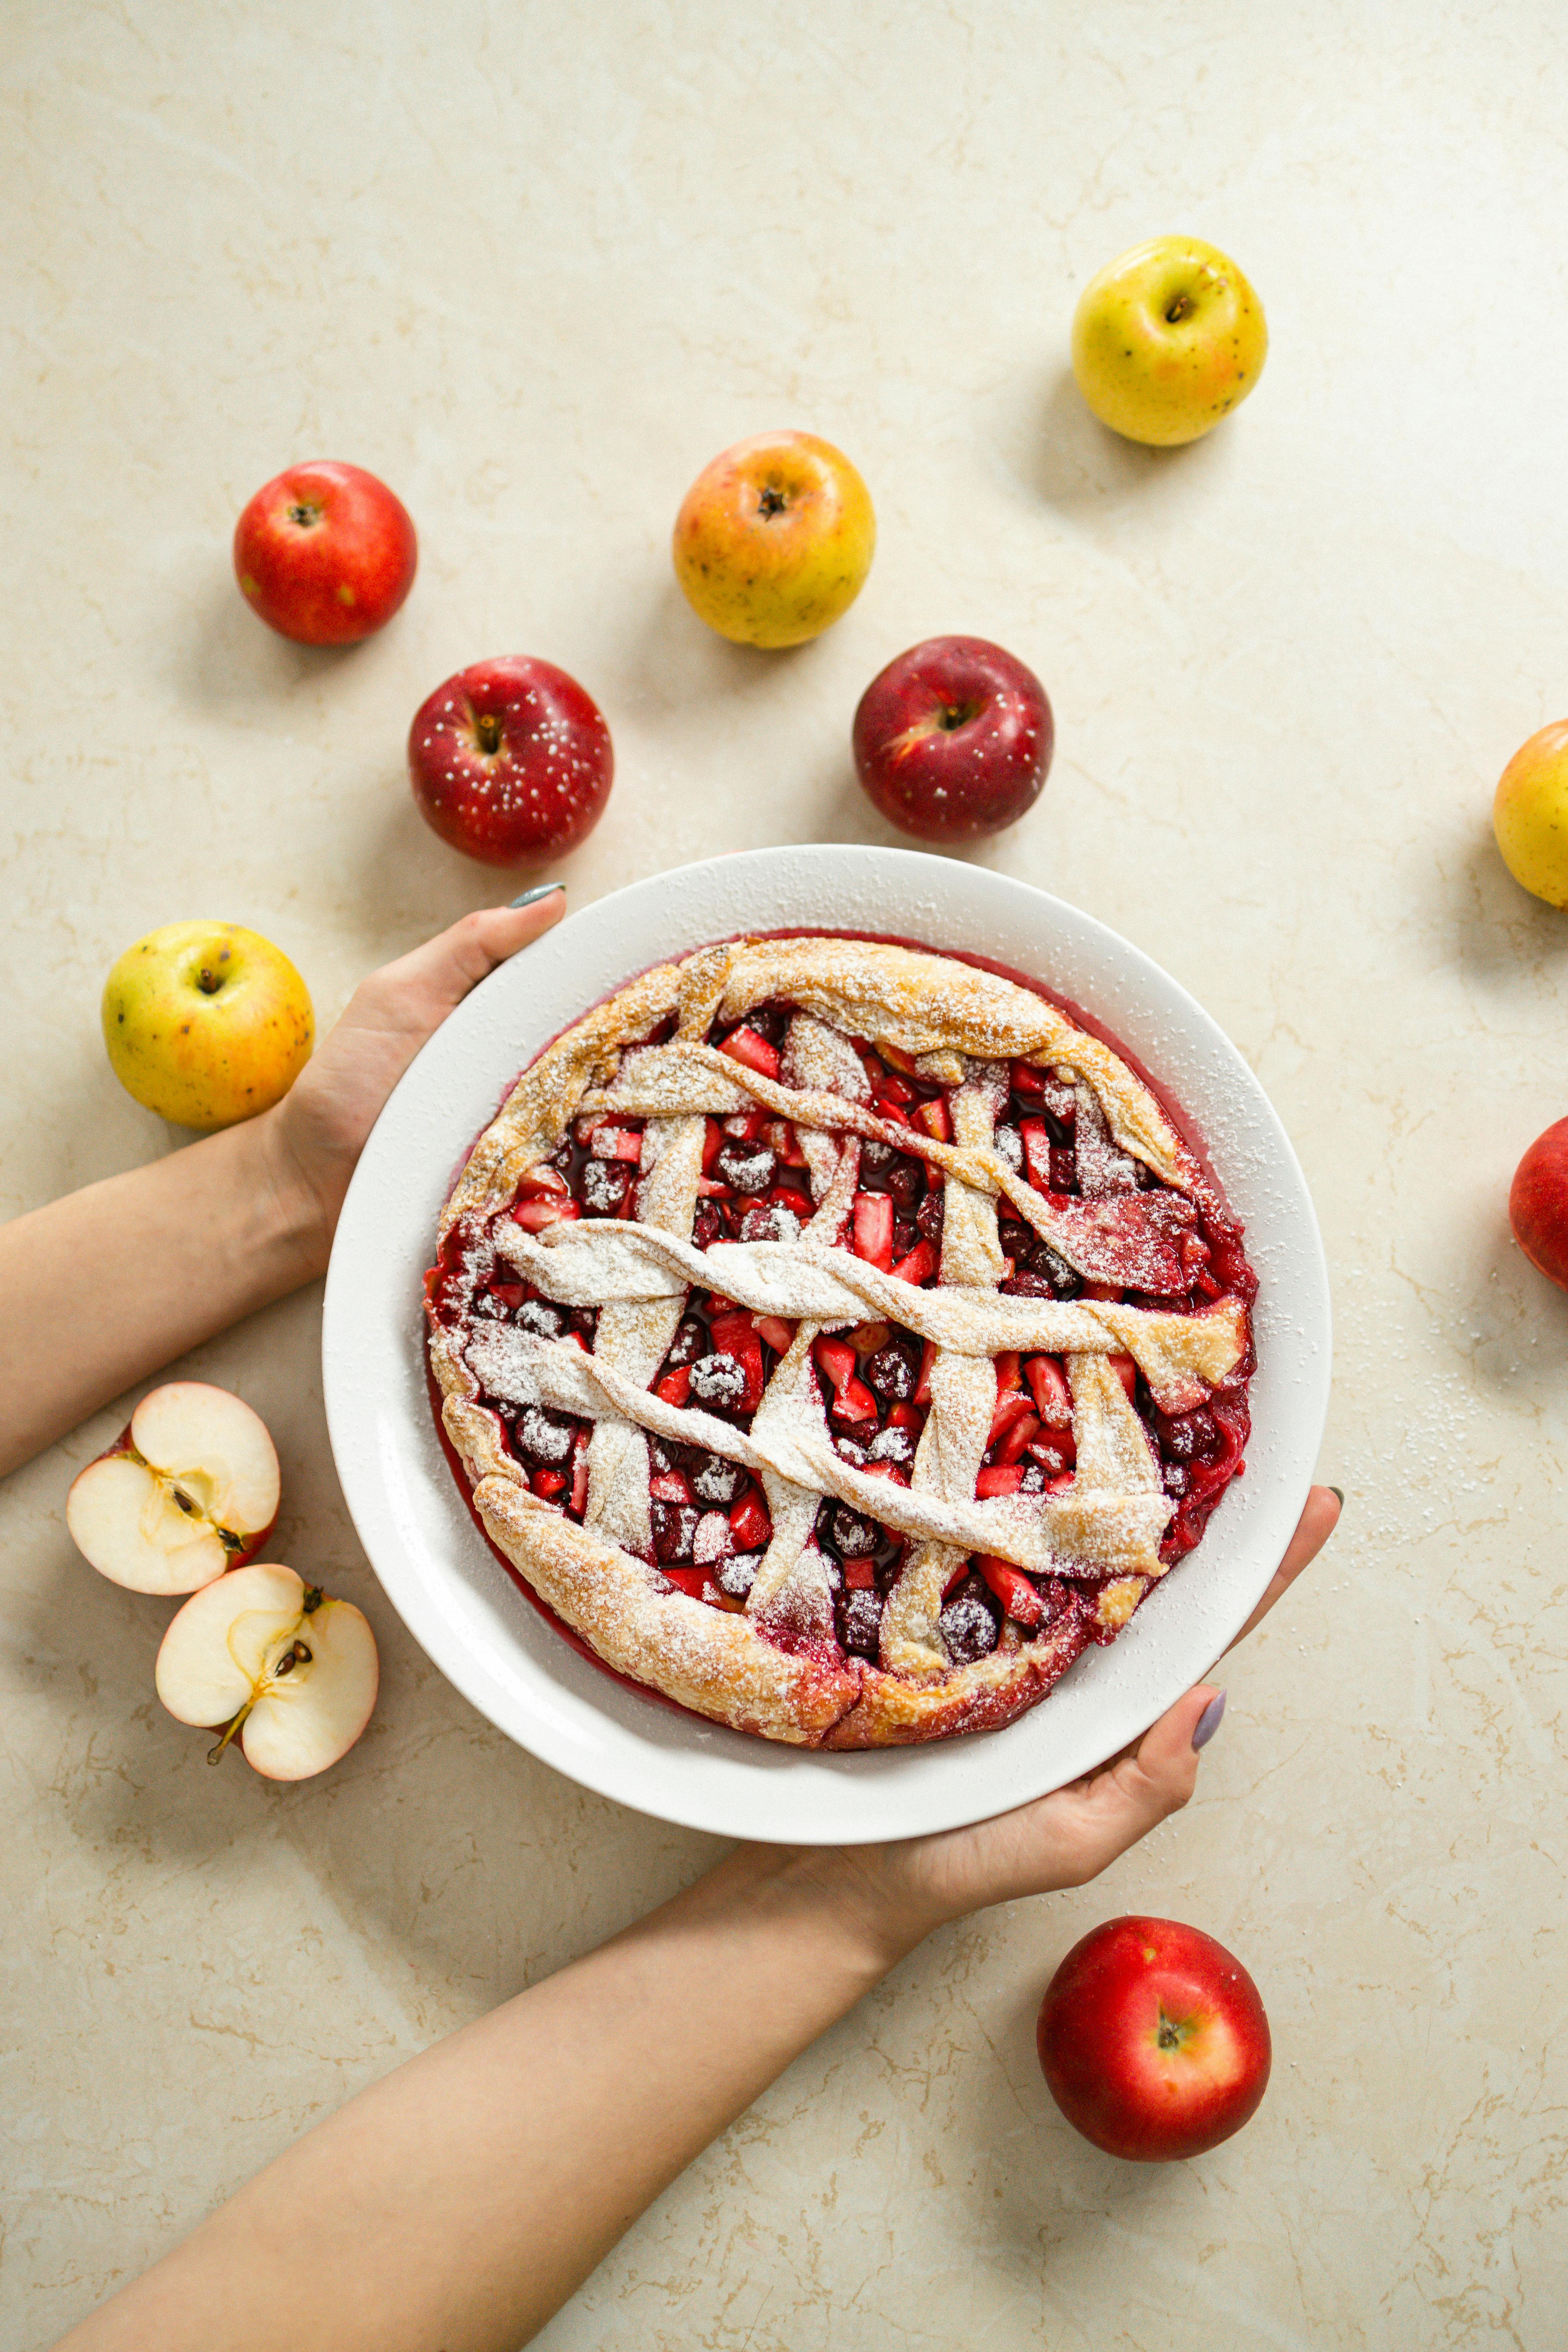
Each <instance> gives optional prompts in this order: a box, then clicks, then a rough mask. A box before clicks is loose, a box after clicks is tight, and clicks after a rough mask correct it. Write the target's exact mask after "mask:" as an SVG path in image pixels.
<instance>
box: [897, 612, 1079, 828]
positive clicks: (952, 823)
mask: <svg viewBox="0 0 1568 2352" xmlns="http://www.w3.org/2000/svg"><path fill="white" fill-rule="evenodd" d="M853 740H854V751H855V770H856V773H857V774H858V777H859V779H860V782H861V783H862V784H863V785H864V786H865V788H866V791H867V793H868V794H869V795H870V797H871V799H872V800H873V801H874V802H875V803H876V804H877V806H878V807H879V809H880V810H881V812H882V814H883V815H884V816H886V817H889V818H890V819H891V820H892V822H893V824H896V825H899V826H900V827H901V828H902V829H903V831H904V832H905V833H912V834H915V835H918V836H919V838H920V839H921V840H922V841H940V842H958V841H977V840H979V839H981V838H982V837H983V836H984V835H986V834H992V833H1000V832H1001V831H1002V829H1003V827H1004V826H1005V825H1009V824H1017V822H1018V819H1019V818H1020V817H1021V816H1023V815H1024V814H1026V812H1027V811H1028V810H1029V809H1031V808H1032V807H1033V806H1034V804H1035V803H1036V801H1037V799H1038V798H1039V796H1040V793H1041V791H1042V789H1043V787H1044V784H1045V781H1046V777H1047V774H1048V773H1049V771H1050V764H1051V751H1052V749H1053V747H1054V744H1055V740H1056V730H1055V725H1054V722H1053V720H1052V718H1051V706H1050V701H1049V698H1048V697H1047V693H1046V689H1045V688H1044V687H1043V686H1042V685H1041V684H1040V681H1039V679H1038V678H1037V677H1036V676H1035V674H1034V672H1033V670H1031V669H1026V667H1025V666H1024V664H1023V663H1022V662H1021V661H1019V660H1018V659H1017V658H1016V656H1014V655H1012V654H1010V653H1007V652H1005V651H1004V649H1003V647H1002V646H994V645H992V644H991V643H990V642H989V641H988V640H987V639H986V638H984V637H928V638H927V639H926V640H925V642H924V644H923V645H918V646H910V650H909V652H908V653H904V654H900V656H899V657H898V659H897V661H891V662H889V664H888V667H887V668H886V669H885V670H883V671H881V672H880V673H879V676H878V677H874V678H873V679H872V680H871V683H870V685H869V686H868V688H866V691H865V693H864V694H863V695H862V696H861V698H860V707H859V709H858V710H857V711H856V713H855V729H854V738H853Z"/></svg>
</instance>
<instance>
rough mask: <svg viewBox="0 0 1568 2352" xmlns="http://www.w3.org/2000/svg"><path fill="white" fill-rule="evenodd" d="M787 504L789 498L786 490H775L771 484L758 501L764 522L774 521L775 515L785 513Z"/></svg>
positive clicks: (758, 510)
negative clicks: (785, 493) (785, 494)
mask: <svg viewBox="0 0 1568 2352" xmlns="http://www.w3.org/2000/svg"><path fill="white" fill-rule="evenodd" d="M787 504H788V500H787V499H785V497H784V492H783V491H782V490H775V489H773V488H772V487H771V486H770V488H767V489H765V490H764V491H763V495H762V497H761V498H760V499H758V501H757V512H758V513H759V514H760V515H761V516H762V518H763V521H764V522H772V520H773V517H774V515H781V514H783V512H784V508H785V506H786V505H787Z"/></svg>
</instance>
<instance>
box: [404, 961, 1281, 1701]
mask: <svg viewBox="0 0 1568 2352" xmlns="http://www.w3.org/2000/svg"><path fill="white" fill-rule="evenodd" d="M427 1290H428V1296H429V1317H430V1360H431V1367H432V1370H433V1372H434V1375H435V1379H436V1381H437V1385H438V1388H439V1391H440V1395H441V1400H442V1402H441V1411H442V1418H443V1423H444V1425H445V1428H446V1431H447V1435H448V1438H449V1440H450V1443H451V1445H452V1447H453V1448H454V1449H455V1451H456V1454H457V1455H458V1460H459V1461H460V1463H461V1465H462V1469H463V1471H464V1473H465V1475H466V1476H467V1479H468V1485H469V1488H470V1491H471V1496H472V1500H473V1504H474V1507H475V1509H476V1511H477V1513H478V1515H479V1519H480V1521H481V1523H482V1525H483V1527H484V1528H485V1529H486V1531H487V1533H488V1535H489V1538H490V1540H491V1541H492V1542H493V1543H494V1544H495V1545H496V1546H497V1548H498V1549H500V1552H501V1553H502V1555H503V1557H504V1558H505V1559H507V1560H508V1561H510V1563H511V1565H512V1567H513V1569H514V1570H515V1571H516V1572H517V1573H518V1574H519V1575H520V1576H521V1578H522V1579H524V1580H526V1582H527V1583H528V1584H529V1585H530V1586H531V1588H532V1590H533V1591H534V1592H535V1593H536V1594H537V1595H538V1596H539V1597H540V1599H542V1601H544V1602H545V1603H546V1604H547V1606H548V1608H549V1609H550V1610H552V1611H553V1612H555V1613H556V1615H557V1616H559V1617H560V1618H561V1619H563V1621H564V1622H565V1623H566V1624H567V1625H569V1626H571V1627H572V1628H573V1629H574V1631H575V1632H576V1633H577V1634H578V1635H579V1636H580V1637H581V1639H582V1640H584V1642H585V1643H587V1644H588V1646H589V1647H590V1648H591V1650H592V1651H593V1652H594V1653H595V1654H596V1655H597V1656H598V1657H599V1658H600V1659H601V1660H603V1662H604V1663H605V1664H606V1665H607V1666H609V1667H611V1668H613V1669H614V1670H615V1671H616V1672H617V1673H619V1674H622V1675H627V1676H630V1677H631V1678H632V1679H634V1680H635V1681H637V1682H639V1683H641V1684H644V1685H649V1686H651V1687H652V1688H653V1689H655V1690H657V1691H659V1692H661V1693H663V1694H664V1695H665V1696H667V1697H668V1698H670V1699H672V1700H674V1701H676V1702H677V1703H678V1704H679V1705H680V1706H686V1707H689V1708H690V1709H692V1710H694V1711H695V1712H696V1713H698V1714H700V1715H703V1716H707V1717H711V1718H712V1719H713V1720H715V1721H717V1722H721V1723H726V1724H730V1725H731V1726H733V1727H735V1728H736V1729H738V1730H742V1731H748V1732H753V1733H759V1734H761V1735H762V1736H763V1738H770V1739H781V1740H789V1741H794V1742H796V1743H799V1744H803V1745H806V1746H813V1747H826V1748H875V1747H885V1746H889V1745H892V1744H896V1743H900V1742H906V1741H912V1740H923V1739H934V1738H950V1737H952V1735H954V1734H956V1733H960V1732H966V1731H974V1730H980V1729H984V1728H989V1727H994V1726H996V1725H999V1724H1003V1723H1006V1722H1008V1721H1010V1720H1011V1719H1012V1718H1013V1717H1015V1716H1016V1715H1018V1714H1020V1713H1021V1712H1023V1710H1024V1709H1026V1708H1027V1707H1029V1706H1034V1705H1035V1704H1036V1703H1037V1701H1038V1700H1040V1699H1041V1698H1043V1697H1044V1696H1046V1694H1047V1692H1048V1691H1049V1690H1050V1688H1051V1687H1052V1685H1053V1684H1055V1683H1056V1682H1057V1681H1058V1680H1059V1678H1060V1677H1061V1675H1063V1674H1064V1673H1065V1672H1066V1670H1067V1668H1068V1666H1069V1665H1070V1664H1072V1662H1073V1660H1074V1659H1075V1658H1076V1657H1078V1656H1079V1654H1080V1653H1081V1652H1082V1651H1083V1650H1084V1649H1085V1648H1086V1647H1087V1646H1088V1645H1089V1643H1107V1642H1110V1641H1113V1640H1114V1639H1115V1637H1116V1635H1117V1633H1119V1632H1120V1631H1121V1628H1122V1626H1124V1625H1125V1624H1126V1623H1127V1622H1128V1620H1129V1618H1130V1617H1131V1615H1132V1612H1133V1611H1134V1610H1135V1609H1136V1608H1137V1607H1138V1605H1139V1603H1140V1601H1142V1599H1143V1598H1144V1596H1145V1595H1146V1594H1147V1593H1148V1592H1149V1591H1150V1590H1151V1589H1152V1586H1153V1585H1154V1584H1155V1582H1157V1580H1159V1579H1160V1578H1161V1577H1162V1576H1163V1575H1164V1574H1166V1573H1167V1571H1168V1570H1171V1569H1172V1568H1173V1567H1174V1566H1175V1565H1176V1563H1177V1562H1178V1561H1180V1560H1181V1559H1183V1558H1184V1556H1185V1555H1186V1554H1187V1553H1188V1552H1190V1551H1191V1550H1192V1549H1193V1548H1194V1545H1196V1544H1197V1542H1198V1541H1199V1539H1200V1538H1201V1536H1202V1534H1203V1530H1204V1528H1205V1524H1206V1523H1207V1520H1208V1518H1209V1517H1210V1515H1211V1513H1212V1512H1213V1511H1214V1509H1215V1505H1216V1504H1217V1503H1218V1502H1219V1500H1220V1497H1221V1496H1222V1495H1223V1493H1224V1491H1225V1488H1226V1486H1227V1485H1228V1484H1229V1482H1230V1480H1231V1479H1232V1478H1233V1477H1234V1476H1236V1475H1237V1472H1238V1471H1239V1469H1240V1468H1241V1466H1242V1454H1243V1449H1244V1447H1245V1445H1246V1443H1247V1433H1248V1420H1247V1383H1248V1380H1249V1377H1250V1374H1251V1372H1252V1370H1253V1366H1254V1358H1253V1353H1252V1344H1251V1329H1250V1309H1251V1306H1252V1302H1253V1299H1254V1297H1255V1296H1256V1293H1257V1281H1256V1278H1255V1276H1254V1275H1253V1273H1252V1270H1251V1268H1250V1267H1249V1265H1247V1258H1246V1255H1245V1253H1244V1251H1243V1247H1242V1235H1241V1229H1240V1227H1239V1226H1238V1225H1237V1223H1236V1222H1235V1220H1234V1219H1233V1218H1232V1217H1230V1215H1229V1214H1228V1213H1227V1212H1226V1208H1225V1206H1224V1203H1223V1201H1222V1200H1221V1199H1220V1197H1219V1195H1218V1193H1217V1191H1216V1189H1215V1185H1214V1183H1213V1181H1212V1179H1211V1178H1210V1177H1208V1176H1207V1174H1206V1173H1205V1171H1204V1170H1203V1168H1202V1167H1201V1166H1200V1164H1199V1162H1198V1160H1197V1159H1196V1157H1195V1156H1194V1153H1193V1151H1192V1150H1190V1149H1189V1147H1188V1145H1187V1144H1186V1142H1185V1141H1184V1139H1183V1137H1182V1136H1181V1134H1180V1133H1179V1132H1178V1130H1177V1129H1176V1128H1175V1126H1174V1125H1173V1122H1172V1120H1171V1118H1169V1117H1168V1116H1167V1114H1166V1112H1165V1111H1164V1109H1163V1108H1162V1107H1161V1105H1160V1103H1159V1102H1158V1101H1157V1100H1156V1099H1155V1097H1154V1096H1153V1095H1152V1093H1151V1091H1150V1089H1149V1087H1147V1086H1145V1085H1144V1084H1143V1083H1142V1080H1141V1079H1140V1078H1139V1077H1138V1076H1135V1075H1134V1073H1133V1072H1132V1071H1131V1069H1130V1068H1129V1067H1128V1066H1127V1064H1126V1063H1125V1062H1124V1061H1123V1060H1122V1059H1121V1057H1120V1056H1119V1055H1117V1054H1116V1053H1115V1052H1114V1051H1113V1050H1112V1049H1111V1047H1110V1045H1106V1044H1105V1043H1103V1042H1102V1041H1101V1040H1100V1038H1099V1037H1096V1036H1094V1035H1092V1034H1090V1033H1089V1031H1087V1030H1085V1029H1083V1028H1081V1027H1079V1025H1078V1024H1076V1023H1075V1022H1073V1021H1072V1020H1070V1019H1069V1018H1068V1016H1067V1014H1066V1013H1063V1012H1061V1011H1060V1010H1058V1007H1057V1006H1056V1005H1055V1004H1053V1003H1051V1002H1050V1001H1049V1000H1048V999H1047V998H1045V997H1043V996H1041V995H1038V994H1037V993H1036V992H1034V991H1033V990H1031V989H1027V988H1025V987H1022V986H1020V985H1018V984H1017V983H1016V982H1012V981H1009V980H1006V979H1004V978H1001V977H998V976H997V975H995V974H994V973H992V972H989V971H983V970H980V969H978V968H977V967H975V966H973V965H972V964H969V963H966V962H963V961H959V960H958V959H956V958H953V957H950V956H943V955H939V954H935V953H931V952H925V951H921V950H915V949H911V948H905V947H900V946H894V945H890V944H888V943H885V942H880V941H868V940H858V939H836V938H816V937H805V938H788V939H760V940H741V941H738V942H734V943H731V944H726V945H723V946H720V947H713V948H705V949H701V950H699V951H698V952H696V953H695V954H692V955H690V956H688V957H686V958H684V959H682V960H680V961H677V962H673V963H669V964H661V965H659V966H658V968H657V969H656V970H654V971H647V972H644V973H643V974H642V975H641V976H640V977H639V978H637V980H634V981H632V982H629V983H628V984H627V985H626V987H625V988H622V989H620V990H619V991H617V992H616V994H615V995H613V996H612V997H610V998H609V999H607V1000H606V1002H605V1003H602V1004H599V1005H597V1006H595V1008H594V1010H593V1011H592V1012H590V1013H587V1014H586V1015H585V1016H584V1019H583V1020H581V1021H580V1022H578V1023H577V1024H575V1025H574V1027H573V1028H571V1029H569V1030H567V1031H566V1032H565V1033H564V1034H563V1035H562V1036H560V1037H558V1038H557V1039H556V1040H555V1041H554V1043H553V1044H552V1045H550V1046H548V1047H547V1048H546V1050H545V1051H544V1053H543V1054H542V1055H540V1057H539V1059H538V1060H537V1061H536V1062H535V1063H534V1064H533V1065H532V1066H531V1068H530V1069H528V1070H527V1071H525V1072H524V1074H523V1076H521V1078H520V1079H519V1081H518V1083H517V1085H516V1087H514V1088H513V1090H512V1093H511V1094H510V1097H509V1098H508V1100H507V1102H506V1104H505V1106H504V1107H503V1108H502V1110H501V1111H500V1115H499V1117H498V1118H496V1119H495V1120H494V1122H493V1123H492V1124H491V1126H490V1127H489V1128H488V1129H486V1131H485V1133H484V1134H483V1135H482V1136H481V1137H480V1139H479V1142H478V1143H477V1144H476V1145H475V1147H474V1149H473V1150H472V1152H471V1153H470V1155H469V1157H468V1161H467V1164H466V1166H465V1168H464V1170H463V1172H462V1175H461V1177H460V1178H459V1180H458V1184H457V1186H456V1188H455V1189H454V1191H453V1193H452V1196H451V1199H450V1201H449V1202H448V1203H447V1209H446V1211H445V1213H444V1214H443V1217H442V1220H441V1226H440V1236H439V1248H438V1256H437V1265H436V1267H435V1269H434V1270H433V1272H432V1275H431V1276H430V1278H429V1281H428V1284H427Z"/></svg>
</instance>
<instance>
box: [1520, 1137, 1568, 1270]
mask: <svg viewBox="0 0 1568 2352" xmlns="http://www.w3.org/2000/svg"><path fill="white" fill-rule="evenodd" d="M1508 1221H1509V1223H1510V1225H1511V1226H1512V1227H1513V1237H1514V1239H1515V1241H1516V1242H1517V1243H1518V1244H1519V1245H1520V1248H1521V1250H1522V1251H1523V1252H1524V1255H1525V1256H1526V1257H1527V1258H1528V1259H1529V1260H1530V1263H1531V1265H1533V1266H1535V1267H1536V1268H1537V1269H1538V1270H1539V1271H1540V1272H1541V1273H1542V1274H1543V1275H1544V1276H1546V1278H1547V1280H1548V1282H1554V1283H1556V1284H1557V1285H1558V1286H1559V1288H1560V1289H1563V1290H1568V1118H1560V1119H1559V1120H1558V1121H1557V1123H1556V1125H1555V1126H1554V1127H1549V1128H1548V1129H1547V1130H1546V1132H1545V1134H1544V1135H1538V1136H1537V1137H1536V1139H1535V1141H1534V1142H1533V1143H1532V1144H1531V1147H1530V1150H1528V1151H1527V1152H1526V1153H1525V1155H1524V1158H1523V1159H1522V1160H1521V1161H1520V1163H1519V1166H1518V1167H1517V1168H1516V1169H1515V1170H1514V1172H1513V1183H1512V1185H1511V1186H1510V1191H1509V1196H1508Z"/></svg>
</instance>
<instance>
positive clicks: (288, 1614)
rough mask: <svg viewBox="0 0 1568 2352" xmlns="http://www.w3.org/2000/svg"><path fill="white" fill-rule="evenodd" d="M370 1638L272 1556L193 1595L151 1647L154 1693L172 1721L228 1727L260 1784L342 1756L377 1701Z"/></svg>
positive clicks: (344, 1608)
mask: <svg viewBox="0 0 1568 2352" xmlns="http://www.w3.org/2000/svg"><path fill="white" fill-rule="evenodd" d="M379 1681H380V1665H379V1663H378V1660H377V1657H376V1649H375V1636H374V1633H372V1632H371V1629H370V1625H369V1622H368V1621H367V1620H366V1618H365V1617H364V1616H363V1613H362V1612H361V1611H359V1610H358V1609H356V1608H355V1607H354V1606H353V1602H352V1601H333V1600H331V1599H329V1598H328V1596H327V1595H326V1594H325V1593H323V1592H322V1591H320V1589H319V1588H318V1587H315V1586H311V1585H307V1584H306V1583H305V1581H304V1580H303V1578H302V1577H300V1576H297V1575H296V1574H295V1572H294V1570H292V1569H291V1568H282V1567H275V1566H274V1565H273V1564H272V1563H271V1562H270V1561H268V1562H267V1563H265V1564H258V1565H257V1566H254V1567H251V1568H240V1569H236V1570H234V1572H233V1573H232V1574H231V1575H228V1576H226V1577H224V1578H223V1579H222V1580H221V1581H220V1582H218V1583H216V1584H209V1585H207V1586H206V1587H205V1589H204V1590H203V1591H200V1592H196V1593H194V1594H193V1595H192V1597H191V1598H190V1600H189V1601H186V1603H185V1605H184V1608H183V1609H182V1610H181V1611H180V1612H179V1614H178V1616H177V1617H175V1618H174V1622H173V1623H172V1624H171V1625H170V1627H169V1630H168V1632H167V1633H165V1634H164V1636H163V1647H162V1648H161V1649H160V1650H159V1652H158V1665H157V1685H158V1696H159V1697H160V1698H161V1699H162V1700H163V1705H164V1706H166V1707H167V1708H168V1710H169V1713H170V1714H171V1715H172V1716H174V1717H177V1719H178V1720H179V1721H180V1722H181V1723H195V1724H202V1725H205V1726H208V1727H215V1728H216V1727H225V1728H224V1736H223V1738H222V1739H221V1740H220V1741H219V1742H218V1744H217V1746H216V1748H214V1749H213V1750H212V1758H211V1760H212V1761H214V1762H216V1759H217V1758H218V1757H219V1756H220V1755H221V1754H222V1753H223V1750H224V1748H226V1747H227V1746H228V1744H229V1741H230V1740H231V1739H233V1738H236V1737H237V1738H238V1740H239V1744H240V1746H241V1748H243V1749H244V1751H245V1756H246V1760H247V1762H248V1763H250V1764H252V1765H254V1766H255V1768H256V1769H257V1771H258V1772H259V1773H261V1774H262V1776H263V1777H264V1779H266V1780H308V1779H309V1778H310V1775H311V1774H312V1773H314V1772H324V1771H325V1770H326V1769H327V1767H328V1766H329V1765H331V1764H335V1763H336V1762H337V1761H338V1759H339V1758H340V1757H341V1756H346V1755H347V1753H348V1751H349V1749H350V1748H352V1747H353V1744H354V1741H355V1740H356V1739H357V1738H359V1736H360V1733H361V1732H362V1731H363V1729H364V1727H365V1725H366V1724H367V1723H368V1722H369V1721H370V1717H371V1710H372V1708H373V1707H374V1705H375V1694H376V1689H377V1685H378V1684H379Z"/></svg>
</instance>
